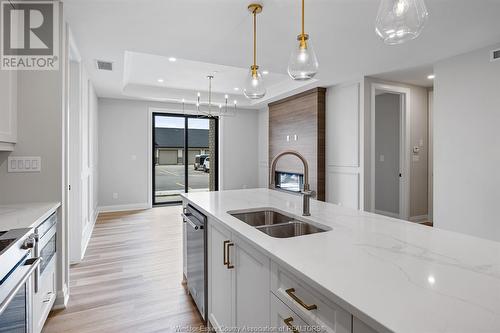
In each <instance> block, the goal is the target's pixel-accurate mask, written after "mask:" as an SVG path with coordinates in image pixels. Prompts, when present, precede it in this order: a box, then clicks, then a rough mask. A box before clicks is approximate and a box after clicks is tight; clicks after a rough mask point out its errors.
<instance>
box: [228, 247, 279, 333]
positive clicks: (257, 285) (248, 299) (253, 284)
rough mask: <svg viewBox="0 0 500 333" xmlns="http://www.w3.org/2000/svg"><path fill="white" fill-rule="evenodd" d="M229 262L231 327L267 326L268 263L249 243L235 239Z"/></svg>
mask: <svg viewBox="0 0 500 333" xmlns="http://www.w3.org/2000/svg"><path fill="white" fill-rule="evenodd" d="M234 244H235V245H234V251H233V247H231V248H230V256H229V260H230V263H231V264H233V265H234V272H233V274H234V275H233V276H234V304H235V307H234V310H233V312H234V324H235V325H234V326H236V327H239V328H244V327H256V328H262V327H267V326H269V320H270V318H269V315H270V309H269V307H270V304H269V302H270V300H269V298H270V295H271V293H270V260H269V258H267V257H266V256H265V255H263V254H262V253H260V252H258V251H257V250H256V249H255V248H254V247H252V246H251V245H250V244H248V243H246V242H245V241H243V240H242V239H240V238H237V237H234Z"/></svg>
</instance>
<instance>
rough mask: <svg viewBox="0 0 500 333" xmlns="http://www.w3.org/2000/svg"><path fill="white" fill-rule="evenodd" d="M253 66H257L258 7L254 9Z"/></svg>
mask: <svg viewBox="0 0 500 333" xmlns="http://www.w3.org/2000/svg"><path fill="white" fill-rule="evenodd" d="M253 66H254V67H256V66H257V8H255V9H254V10H253Z"/></svg>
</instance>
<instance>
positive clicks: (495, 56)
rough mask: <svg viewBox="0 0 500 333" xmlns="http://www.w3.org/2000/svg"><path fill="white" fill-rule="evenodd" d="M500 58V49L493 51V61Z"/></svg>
mask: <svg viewBox="0 0 500 333" xmlns="http://www.w3.org/2000/svg"><path fill="white" fill-rule="evenodd" d="M498 60H500V49H499V50H493V51H491V61H498Z"/></svg>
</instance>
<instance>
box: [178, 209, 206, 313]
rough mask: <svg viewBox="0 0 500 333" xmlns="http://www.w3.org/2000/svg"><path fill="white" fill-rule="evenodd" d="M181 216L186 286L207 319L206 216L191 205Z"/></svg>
mask: <svg viewBox="0 0 500 333" xmlns="http://www.w3.org/2000/svg"><path fill="white" fill-rule="evenodd" d="M182 216H183V219H184V223H185V230H186V241H187V246H186V252H187V253H186V259H187V271H186V279H187V286H188V290H189V293H190V294H191V297H192V298H193V300H194V302H195V303H196V306H197V307H198V310H199V312H200V314H201V316H202V317H203V319H204V320H207V313H208V306H207V305H208V295H207V294H208V281H207V232H206V225H207V218H206V216H205V215H203V214H202V213H200V212H199V211H198V210H197V209H196V208H194V207H193V206H191V205H188V206H186V208H184V213H183V214H182Z"/></svg>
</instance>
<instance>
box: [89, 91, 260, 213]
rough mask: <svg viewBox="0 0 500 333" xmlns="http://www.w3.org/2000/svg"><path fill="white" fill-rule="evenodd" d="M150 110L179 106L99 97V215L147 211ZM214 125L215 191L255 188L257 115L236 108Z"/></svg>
mask: <svg viewBox="0 0 500 333" xmlns="http://www.w3.org/2000/svg"><path fill="white" fill-rule="evenodd" d="M150 108H162V109H166V110H174V111H175V110H178V109H179V105H178V104H172V103H156V102H147V101H136V100H124V99H108V98H99V114H98V117H99V131H98V132H99V194H98V196H99V206H100V207H101V208H103V209H105V210H108V209H131V208H147V207H148V206H149V203H148V199H149V195H150V193H149V177H148V172H149V171H150V170H149V169H150V168H151V161H149V159H148V146H149V142H150V140H151V138H150V137H149V127H150V126H151V124H150V123H149V113H150ZM219 125H220V126H219V128H220V135H219V140H220V143H219V159H220V161H219V162H220V170H219V172H220V174H219V182H220V184H219V189H221V190H226V189H236V188H243V187H245V186H246V187H248V188H252V187H257V186H258V171H257V168H256V165H257V163H256V161H257V156H258V154H257V136H258V128H257V127H258V111H257V110H241V109H240V110H238V112H237V115H236V116H235V117H225V118H223V119H222V120H221V121H220V124H219ZM113 193H117V194H118V198H116V199H114V198H113Z"/></svg>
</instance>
